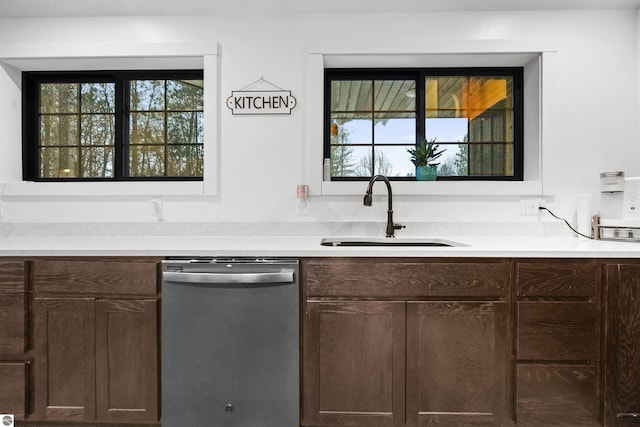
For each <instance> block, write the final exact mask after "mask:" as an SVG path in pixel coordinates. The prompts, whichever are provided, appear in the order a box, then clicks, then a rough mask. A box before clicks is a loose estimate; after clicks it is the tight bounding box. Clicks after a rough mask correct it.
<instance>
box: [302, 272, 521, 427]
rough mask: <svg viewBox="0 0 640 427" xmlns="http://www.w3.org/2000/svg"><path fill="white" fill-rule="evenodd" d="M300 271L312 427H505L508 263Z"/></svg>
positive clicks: (306, 419) (306, 418)
mask: <svg viewBox="0 0 640 427" xmlns="http://www.w3.org/2000/svg"><path fill="white" fill-rule="evenodd" d="M302 271H303V277H304V279H303V286H304V289H303V292H304V293H305V295H304V296H305V298H304V301H305V303H304V313H305V315H304V320H303V323H304V334H303V360H302V372H303V411H302V413H303V419H302V423H303V425H305V426H363V427H364V426H366V427H374V426H405V425H406V426H418V425H427V424H430V423H435V424H438V423H440V424H443V425H494V426H502V425H505V423H506V422H507V407H508V398H507V392H506V390H507V388H506V386H507V375H508V361H509V351H508V348H509V347H508V342H509V337H508V326H507V325H508V322H507V318H508V315H509V310H508V306H507V303H506V295H507V292H508V288H509V287H508V280H509V269H508V263H506V262H502V261H485V262H452V261H437V262H436V261H432V260H418V259H410V260H394V259H384V260H381V259H377V260H373V259H359V260H308V261H306V262H304V263H303V265H302ZM487 372H491V375H486V373H487ZM405 414H406V415H405Z"/></svg>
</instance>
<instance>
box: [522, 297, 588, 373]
mask: <svg viewBox="0 0 640 427" xmlns="http://www.w3.org/2000/svg"><path fill="white" fill-rule="evenodd" d="M596 312H597V311H596V307H595V304H593V303H589V302H550V301H542V302H522V301H521V302H518V348H517V350H518V359H520V360H573V361H595V360H597V352H598V340H597V336H598V320H597V314H596Z"/></svg>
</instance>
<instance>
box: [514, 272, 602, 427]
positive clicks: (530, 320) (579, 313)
mask: <svg viewBox="0 0 640 427" xmlns="http://www.w3.org/2000/svg"><path fill="white" fill-rule="evenodd" d="M599 271H600V270H599V268H598V265H597V263H596V262H595V261H593V260H584V261H583V260H530V261H522V262H518V263H516V268H515V295H516V303H515V305H516V307H515V308H516V316H515V322H516V347H515V356H516V375H515V385H516V407H515V419H516V421H517V424H518V425H523V426H549V427H551V426H567V427H570V426H573V427H589V426H600V425H602V393H601V389H602V383H603V381H602V363H601V356H600V354H601V346H600V342H601V338H600V337H601V326H600V325H601V303H600V301H601V290H602V287H601V284H600V279H599V276H600V275H599Z"/></svg>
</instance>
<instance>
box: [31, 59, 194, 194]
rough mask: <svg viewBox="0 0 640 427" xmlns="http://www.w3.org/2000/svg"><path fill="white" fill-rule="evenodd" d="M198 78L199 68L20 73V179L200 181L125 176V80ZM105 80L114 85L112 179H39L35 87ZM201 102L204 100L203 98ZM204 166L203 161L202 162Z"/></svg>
mask: <svg viewBox="0 0 640 427" xmlns="http://www.w3.org/2000/svg"><path fill="white" fill-rule="evenodd" d="M172 78H173V79H180V78H182V79H201V80H203V81H204V70H203V69H171V70H163V69H150V70H109V71H96V70H88V71H24V72H23V73H22V163H23V165H22V166H23V167H22V179H23V180H24V181H33V182H119V181H120V182H133V181H136V182H139V181H148V182H155V181H162V182H166V181H179V182H180V181H185V182H186V181H203V180H204V171H203V176H198V177H176V176H146V177H145V176H129V175H128V173H129V172H130V165H128V162H127V157H128V156H127V155H128V151H129V143H128V136H129V134H128V132H127V131H126V129H127V124H128V114H129V113H128V108H127V107H128V103H127V102H126V99H125V98H126V96H125V95H126V92H127V88H126V87H125V86H126V85H125V84H124V82H125V81H128V80H133V79H162V80H170V79H172ZM100 81H105V82H106V81H108V82H114V83H115V84H116V93H115V96H116V100H115V111H114V115H115V130H116V135H115V136H114V176H113V177H74V178H43V177H40V176H39V170H40V160H39V157H40V147H39V137H38V126H37V123H38V116H39V107H40V105H39V102H38V101H39V96H38V85H39V84H40V83H46V82H56V83H65V82H71V83H83V82H100ZM203 102H204V98H203ZM203 166H204V159H203Z"/></svg>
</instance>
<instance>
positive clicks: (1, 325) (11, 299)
mask: <svg viewBox="0 0 640 427" xmlns="http://www.w3.org/2000/svg"><path fill="white" fill-rule="evenodd" d="M26 321H27V318H26V299H25V294H24V293H17V294H2V293H0V354H22V353H24V351H25V342H26V339H25V333H26Z"/></svg>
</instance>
